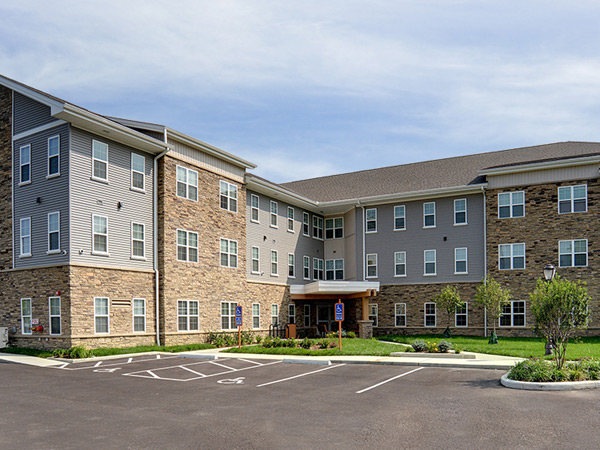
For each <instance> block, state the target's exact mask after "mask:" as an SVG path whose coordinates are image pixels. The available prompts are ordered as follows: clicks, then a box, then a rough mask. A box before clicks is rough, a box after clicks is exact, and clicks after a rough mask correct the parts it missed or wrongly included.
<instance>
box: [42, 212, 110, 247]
mask: <svg viewBox="0 0 600 450" xmlns="http://www.w3.org/2000/svg"><path fill="white" fill-rule="evenodd" d="M55 214H58V229H57V230H55V231H50V216H52V215H55ZM47 225H48V229H47V231H48V233H47V240H48V249H47V251H46V254H47V255H54V254H57V253H60V252H61V250H60V211H53V212H49V213H48V218H47ZM107 232H108V225H107ZM51 233H58V248H56V249H51V248H50V234H51ZM106 242H107V243H108V236H107V241H106Z"/></svg>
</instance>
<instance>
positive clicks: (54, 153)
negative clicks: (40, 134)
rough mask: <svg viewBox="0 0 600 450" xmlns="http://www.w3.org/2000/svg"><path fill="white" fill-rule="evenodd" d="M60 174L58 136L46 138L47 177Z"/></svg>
mask: <svg viewBox="0 0 600 450" xmlns="http://www.w3.org/2000/svg"><path fill="white" fill-rule="evenodd" d="M59 175H60V136H52V137H50V138H48V178H50V177H57V176H59Z"/></svg>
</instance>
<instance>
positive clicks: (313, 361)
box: [281, 359, 332, 366]
mask: <svg viewBox="0 0 600 450" xmlns="http://www.w3.org/2000/svg"><path fill="white" fill-rule="evenodd" d="M281 362H283V363H289V364H312V365H316V366H330V365H331V363H332V362H331V361H330V360H322V359H284V360H282V361H281Z"/></svg>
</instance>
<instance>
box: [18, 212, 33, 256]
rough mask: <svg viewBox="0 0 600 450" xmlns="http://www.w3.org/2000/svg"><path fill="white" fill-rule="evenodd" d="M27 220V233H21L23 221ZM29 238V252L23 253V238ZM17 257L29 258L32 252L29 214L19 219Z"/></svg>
mask: <svg viewBox="0 0 600 450" xmlns="http://www.w3.org/2000/svg"><path fill="white" fill-rule="evenodd" d="M25 220H29V234H23V221H25ZM24 237H26V238H29V253H23V238H24ZM19 247H20V248H19V258H29V257H31V254H32V248H31V247H32V239H31V216H29V217H23V218H21V219H20V220H19Z"/></svg>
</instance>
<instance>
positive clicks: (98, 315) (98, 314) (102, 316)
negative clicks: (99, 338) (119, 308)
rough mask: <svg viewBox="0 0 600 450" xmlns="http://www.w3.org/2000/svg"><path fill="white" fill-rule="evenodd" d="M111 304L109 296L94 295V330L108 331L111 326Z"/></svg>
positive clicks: (96, 331) (97, 331)
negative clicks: (109, 312) (109, 303)
mask: <svg viewBox="0 0 600 450" xmlns="http://www.w3.org/2000/svg"><path fill="white" fill-rule="evenodd" d="M108 311H109V306H108V298H107V297H94V332H95V333H108V332H109V330H110V327H109V315H108Z"/></svg>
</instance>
